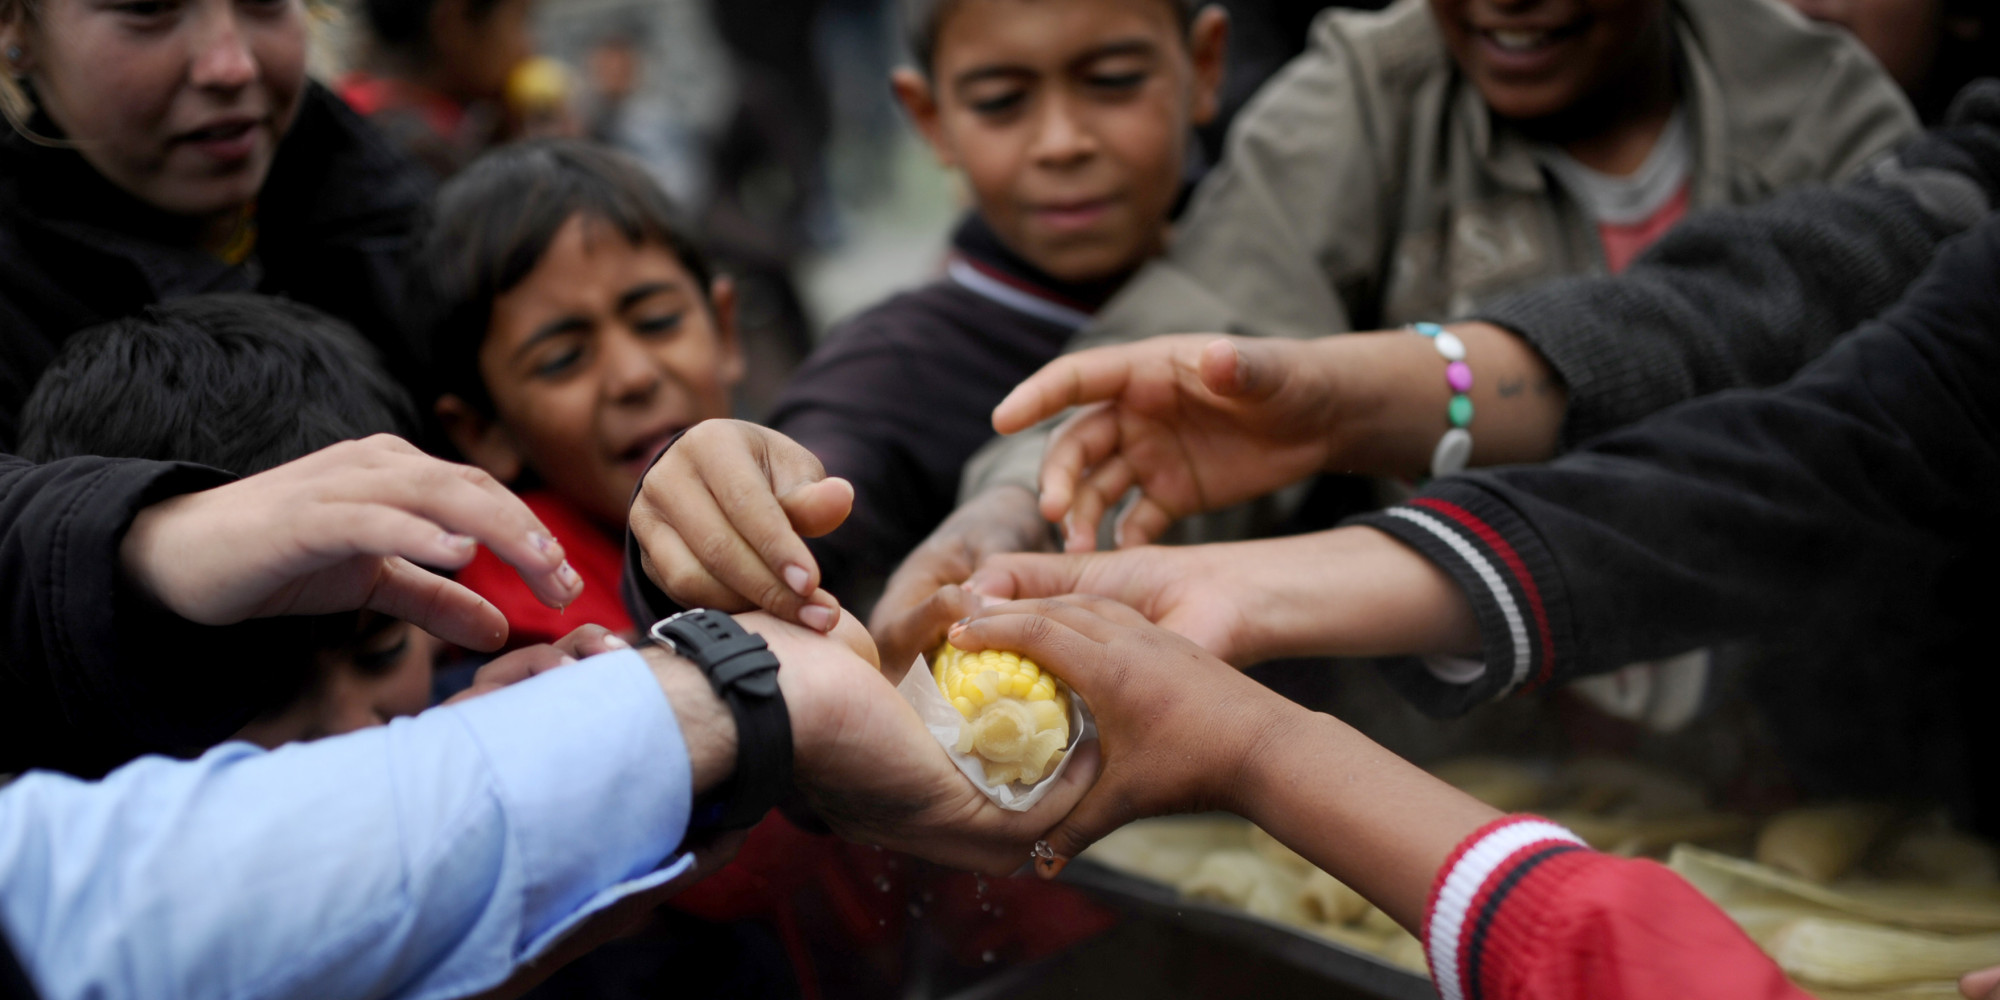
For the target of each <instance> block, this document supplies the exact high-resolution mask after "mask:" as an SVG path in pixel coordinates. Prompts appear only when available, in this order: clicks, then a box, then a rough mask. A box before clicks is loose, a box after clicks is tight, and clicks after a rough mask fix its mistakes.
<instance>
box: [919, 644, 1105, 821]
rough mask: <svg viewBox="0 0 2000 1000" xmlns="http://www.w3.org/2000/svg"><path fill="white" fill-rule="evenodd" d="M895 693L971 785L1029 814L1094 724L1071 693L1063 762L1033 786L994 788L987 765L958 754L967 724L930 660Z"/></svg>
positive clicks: (921, 661)
mask: <svg viewBox="0 0 2000 1000" xmlns="http://www.w3.org/2000/svg"><path fill="white" fill-rule="evenodd" d="M896 690H897V691H898V692H899V693H901V694H902V696H903V700H904V701H907V702H909V703H910V707H912V708H915V709H916V710H917V717H918V718H920V719H922V720H924V728H926V729H929V730H930V731H931V735H932V736H935V737H937V741H938V744H939V745H940V746H942V747H944V752H945V753H948V754H950V755H951V762H952V763H954V764H957V765H958V769H959V770H960V771H963V772H965V776H966V777H968V778H971V779H972V783H973V784H974V785H977V786H978V787H979V790H980V791H982V792H985V793H986V797H987V798H989V799H992V800H993V802H994V804H995V805H998V806H999V807H1000V808H1002V809H1007V810H1011V811H1013V812H1027V811H1028V810H1029V809H1032V808H1034V806H1035V803H1037V802H1040V801H1041V800H1042V796H1044V795H1047V794H1048V792H1049V788H1050V786H1052V785H1054V784H1055V783H1056V779H1058V778H1061V777H1062V775H1063V772H1064V771H1066V770H1068V769H1069V762H1070V758H1071V757H1073V756H1075V754H1076V745H1077V744H1078V743H1081V742H1083V739H1084V737H1085V736H1086V735H1088V734H1087V733H1085V732H1084V730H1085V729H1086V728H1087V727H1089V726H1090V725H1091V719H1090V712H1089V711H1088V710H1087V709H1085V708H1084V707H1083V699H1082V698H1078V697H1077V696H1076V692H1075V691H1071V692H1070V694H1069V744H1068V745H1067V746H1065V747H1063V757H1062V759H1061V760H1059V761H1056V766H1055V767H1054V768H1053V769H1051V770H1050V771H1049V773H1048V774H1045V775H1043V776H1042V780H1040V781H1037V782H1035V783H1034V784H1033V785H1022V784H1014V783H1010V784H1005V785H994V784H991V783H989V782H988V781H987V780H986V764H985V762H983V761H981V760H980V759H979V758H978V757H977V756H975V755H973V754H969V753H959V752H958V749H957V747H958V731H959V728H960V727H962V726H964V725H965V716H963V715H960V714H959V712H958V709H956V708H953V707H951V702H948V701H946V700H944V692H943V691H939V690H938V686H937V679H936V678H934V677H932V676H931V665H930V662H929V661H928V660H927V659H925V658H924V657H923V656H922V655H919V656H918V657H917V662H916V663H915V664H913V665H912V666H911V667H910V672H909V673H907V674H904V675H903V683H901V684H898V685H896Z"/></svg>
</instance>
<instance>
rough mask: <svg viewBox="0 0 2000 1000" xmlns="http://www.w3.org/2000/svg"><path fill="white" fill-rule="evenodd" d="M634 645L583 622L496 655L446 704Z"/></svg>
mask: <svg viewBox="0 0 2000 1000" xmlns="http://www.w3.org/2000/svg"><path fill="white" fill-rule="evenodd" d="M631 648H632V644H631V643H628V642H626V641H625V640H624V639H621V638H619V636H618V633H616V632H613V631H611V630H610V629H608V628H605V627H604V626H602V625H583V626H580V627H578V628H577V629H576V630H575V631H573V632H571V633H570V634H568V635H566V636H563V637H562V638H560V639H557V640H556V641H555V642H554V643H551V644H548V645H540V646H523V647H521V648H520V649H517V650H514V651H513V652H511V653H508V654H507V655H505V656H499V657H495V658H494V659H493V660H492V662H490V663H487V664H486V665H485V666H483V667H480V668H479V669H478V671H476V672H475V673H473V675H472V684H471V686H469V687H467V688H466V689H465V690H463V691H460V692H459V693H457V694H455V695H452V696H451V697H449V698H446V699H445V701H444V703H445V704H447V705H456V704H458V703H459V702H461V701H470V700H471V699H473V698H477V697H480V696H481V695H488V694H492V693H493V692H495V691H498V690H500V689H501V688H505V687H512V686H514V685H516V684H519V683H521V682H522V681H525V680H527V679H528V678H530V677H535V676H538V675H540V674H545V673H547V672H549V671H551V670H554V669H556V668H557V667H567V666H569V665H570V664H572V663H576V662H578V661H580V660H588V659H590V658H591V657H593V656H596V655H598V654H600V653H614V652H617V651H618V650H621V649H631Z"/></svg>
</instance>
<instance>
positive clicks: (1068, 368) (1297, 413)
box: [993, 334, 1350, 552]
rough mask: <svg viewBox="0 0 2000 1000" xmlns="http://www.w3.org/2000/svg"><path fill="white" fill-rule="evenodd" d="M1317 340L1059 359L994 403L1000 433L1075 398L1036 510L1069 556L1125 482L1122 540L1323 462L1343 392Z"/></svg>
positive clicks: (1083, 544)
mask: <svg viewBox="0 0 2000 1000" xmlns="http://www.w3.org/2000/svg"><path fill="white" fill-rule="evenodd" d="M1326 354H1327V351H1326V349H1325V347H1324V346H1323V345H1321V344H1318V343H1316V342H1300V341H1286V340H1261V339H1249V338H1219V339H1218V338H1217V337H1215V336H1213V335H1209V334H1188V335H1182V336H1169V337H1153V338H1150V339H1148V340H1144V341H1141V342H1139V343H1136V344H1129V345H1121V346H1118V347H1105V348H1098V349H1096V350H1090V351H1083V352H1080V353H1077V354H1072V355H1069V356H1067V357H1063V358H1059V359H1057V360H1056V361H1054V362H1052V363H1051V364H1049V365H1048V366H1047V367H1045V368H1043V369H1042V370H1041V371H1040V372H1037V373H1036V374H1035V375H1033V376H1031V377H1030V378H1029V379H1028V380H1027V381H1026V382H1023V383H1021V385H1020V386H1018V387H1016V388H1015V389H1014V391H1013V392H1012V393H1011V394H1009V395H1008V396H1007V398H1006V399H1005V400H1003V401H1002V402H1001V403H1000V405H999V407H998V408H996V409H995V410H994V411H993V426H994V427H995V428H997V429H998V430H999V431H1000V432H1001V433H1003V434H1011V433H1015V432H1017V431H1021V430H1024V429H1026V428H1028V427H1031V426H1033V425H1034V424H1036V423H1038V422H1040V421H1042V420H1046V419H1048V418H1049V417H1052V416H1055V415H1056V414H1058V413H1061V412H1063V411H1064V410H1066V409H1068V408H1070V407H1073V406H1083V407H1086V408H1085V409H1084V410H1082V411H1081V412H1079V413H1077V414H1075V415H1074V416H1072V417H1071V418H1070V419H1069V420H1067V421H1065V422H1064V423H1063V425H1062V426H1061V427H1060V428H1059V429H1058V430H1057V431H1056V434H1055V437H1054V438H1053V439H1052V440H1051V442H1050V444H1049V449H1048V454H1047V455H1046V457H1044V459H1043V461H1042V480H1041V490H1042V497H1041V511H1042V516H1044V517H1046V518H1047V519H1049V520H1050V521H1053V522H1059V523H1061V524H1062V525H1063V529H1064V540H1065V545H1066V547H1067V548H1068V549H1069V551H1071V552H1088V551H1090V550H1092V549H1093V548H1095V547H1096V544H1097V525H1098V522H1099V521H1100V520H1101V519H1102V518H1103V516H1104V513H1105V512H1106V511H1107V510H1109V509H1111V508H1112V507H1114V506H1116V505H1117V504H1118V503H1119V502H1120V501H1121V500H1122V499H1123V498H1124V496H1125V493H1126V491H1127V490H1129V489H1130V488H1132V487H1133V486H1137V487H1139V489H1140V497H1139V499H1138V501H1137V502H1136V503H1135V504H1134V505H1133V506H1132V507H1131V508H1130V509H1129V510H1128V511H1127V513H1126V514H1125V516H1124V518H1123V519H1122V520H1121V522H1120V523H1119V525H1118V530H1117V540H1118V544H1119V545H1120V546H1121V547H1123V546H1130V545H1143V544H1145V543H1147V542H1150V541H1152V540H1154V539H1156V538H1158V537H1159V536H1160V535H1161V533H1163V532H1165V531H1166V529H1167V528H1168V526H1170V525H1171V524H1173V522H1174V521H1176V520H1178V519H1180V518H1183V517H1187V516H1189V515H1191V514H1198V513H1201V512H1203V511H1210V510H1216V509H1218V508H1221V507H1226V506H1229V505H1231V504H1235V503H1240V502H1243V501H1246V500H1250V499H1253V498H1255V497H1259V496H1263V495H1264V494H1266V493H1270V492H1272V491H1273V490H1277V489H1279V488H1282V487H1284V486H1287V485H1290V484H1291V483H1294V482H1298V481H1299V480H1302V479H1305V478H1307V477H1309V476H1311V475H1313V474H1315V473H1318V472H1320V471H1322V470H1323V469H1325V468H1326V467H1327V465H1328V462H1329V460H1330V457H1331V456H1332V455H1334V454H1336V453H1337V451H1338V448H1339V444H1338V437H1339V434H1340V431H1341V428H1342V425H1343V423H1344V422H1345V420H1346V419H1347V417H1348V412H1347V405H1348V404H1349V402H1350V400H1349V399H1348V396H1347V394H1346V393H1345V391H1344V390H1343V388H1342V386H1341V384H1340V383H1339V382H1338V381H1337V376H1338V374H1339V371H1338V369H1337V368H1334V367H1332V366H1329V365H1328V364H1327V363H1326V358H1325V355H1326Z"/></svg>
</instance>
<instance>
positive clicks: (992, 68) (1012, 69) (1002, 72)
mask: <svg viewBox="0 0 2000 1000" xmlns="http://www.w3.org/2000/svg"><path fill="white" fill-rule="evenodd" d="M1159 50H1160V47H1159V45H1158V44H1156V43H1155V42H1154V41H1153V40H1152V39H1150V38H1121V39H1117V40H1115V41H1110V42H1105V43H1104V44H1103V45H1099V46H1097V47H1096V48H1094V49H1091V50H1090V51H1088V52H1085V53H1083V54H1082V55H1079V56H1077V57H1076V58H1075V59H1072V60H1070V63H1069V64H1070V65H1071V66H1081V65H1083V64H1085V63H1089V62H1094V61H1096V60H1099V59H1109V58H1113V57H1116V56H1146V55H1152V54H1153V53H1155V52H1158V51H1159ZM1036 72H1037V71H1036V70H1034V69H1032V68H1030V67H1027V66H1020V65H1008V64H1005V63H1000V64H995V65H989V66H976V67H974V68H972V69H969V70H966V71H965V72H963V73H960V74H958V75H957V76H955V77H953V78H952V81H951V83H952V86H953V87H954V88H959V87H969V86H971V85H973V84H975V83H980V82H982V81H985V80H991V79H995V78H999V77H1013V76H1033V75H1034V74H1035V73H1036Z"/></svg>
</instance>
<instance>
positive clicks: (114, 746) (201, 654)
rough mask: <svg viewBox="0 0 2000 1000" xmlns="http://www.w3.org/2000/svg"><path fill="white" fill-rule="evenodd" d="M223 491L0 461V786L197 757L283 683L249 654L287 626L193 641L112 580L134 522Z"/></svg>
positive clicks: (162, 476)
mask: <svg viewBox="0 0 2000 1000" xmlns="http://www.w3.org/2000/svg"><path fill="white" fill-rule="evenodd" d="M230 479H231V477H230V476H228V475H227V474H225V473H222V472H218V471H216V470H214V469H207V468H202V467H200V466H193V465H176V464H167V463H160V462H145V461H137V460H130V459H105V458H76V459H69V460H66V461H62V462H55V463H51V464H49V465H40V466H37V465H33V464H31V463H29V462H26V461H24V460H22V459H18V458H14V457H12V456H5V455H0V615H4V616H5V618H4V620H0V774H8V773H13V772H18V771H23V770H27V769H30V768H52V769H59V770H65V771H69V772H71V773H74V774H79V775H83V776H96V775H99V774H102V773H104V772H106V771H108V770H110V769H111V768H114V767H116V766H118V765H119V764H122V763H124V762H125V761H128V760H130V759H132V758H133V757H136V756H138V755H140V754H143V753H154V752H159V753H175V754H191V753H196V752H199V751H201V750H204V749H206V748H208V747H209V746H212V745H214V744H215V743H218V742H220V741H222V740H223V739H226V738H227V737H228V736H229V735H230V734H231V733H233V732H235V731H236V730H237V729H239V728H241V727H242V726H243V724H244V723H246V722H248V721H249V720H250V719H251V718H252V717H253V716H254V715H255V714H256V713H257V712H258V711H260V710H263V709H267V708H269V707H270V706H271V705H272V704H273V702H274V700H275V697H276V696H277V695H276V692H279V691H282V690H284V689H285V686H286V685H289V684H290V683H292V678H291V677H289V676H286V675H285V673H284V672H283V671H279V670H275V669H272V664H270V663H269V662H268V656H260V654H259V652H258V651H259V649H268V648H272V646H273V645H274V643H276V642H277V641H278V639H277V637H278V636H279V635H281V634H284V631H283V630H286V629H290V628H295V627H297V622H296V621H285V620H273V621H270V622H261V623H251V624H249V625H247V626H235V627H232V628H227V629H215V628H204V627H202V626H198V625H193V624H190V623H188V622H186V621H184V620H182V619H180V618H178V617H176V616H174V615H172V614H170V613H168V612H167V611H166V610H165V609H163V608H160V607H158V606H156V605H154V604H152V603H151V602H150V601H149V600H148V599H146V598H145V597H143V596H142V595H140V594H138V593H136V592H134V591H133V590H132V589H131V588H130V587H129V586H127V585H126V583H125V582H124V579H123V576H122V572H121V569H120V567H121V563H120V559H119V546H120V545H121V543H122V542H123V541H124V538H125V532H126V530H127V529H128V528H129V527H131V524H132V519H133V518H134V517H135V516H137V515H138V513H139V511H141V510H142V509H144V508H146V507H148V506H151V505H152V504H154V503H157V502H159V501H160V500H164V499H166V498H168V497H172V496H178V495H181V494H184V493H191V492H195V491H197V490H202V489H208V488H211V487H214V486H218V485H221V484H223V483H226V482H228V481H230ZM293 644H295V641H294V642H293ZM282 648H289V646H286V647H282Z"/></svg>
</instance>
